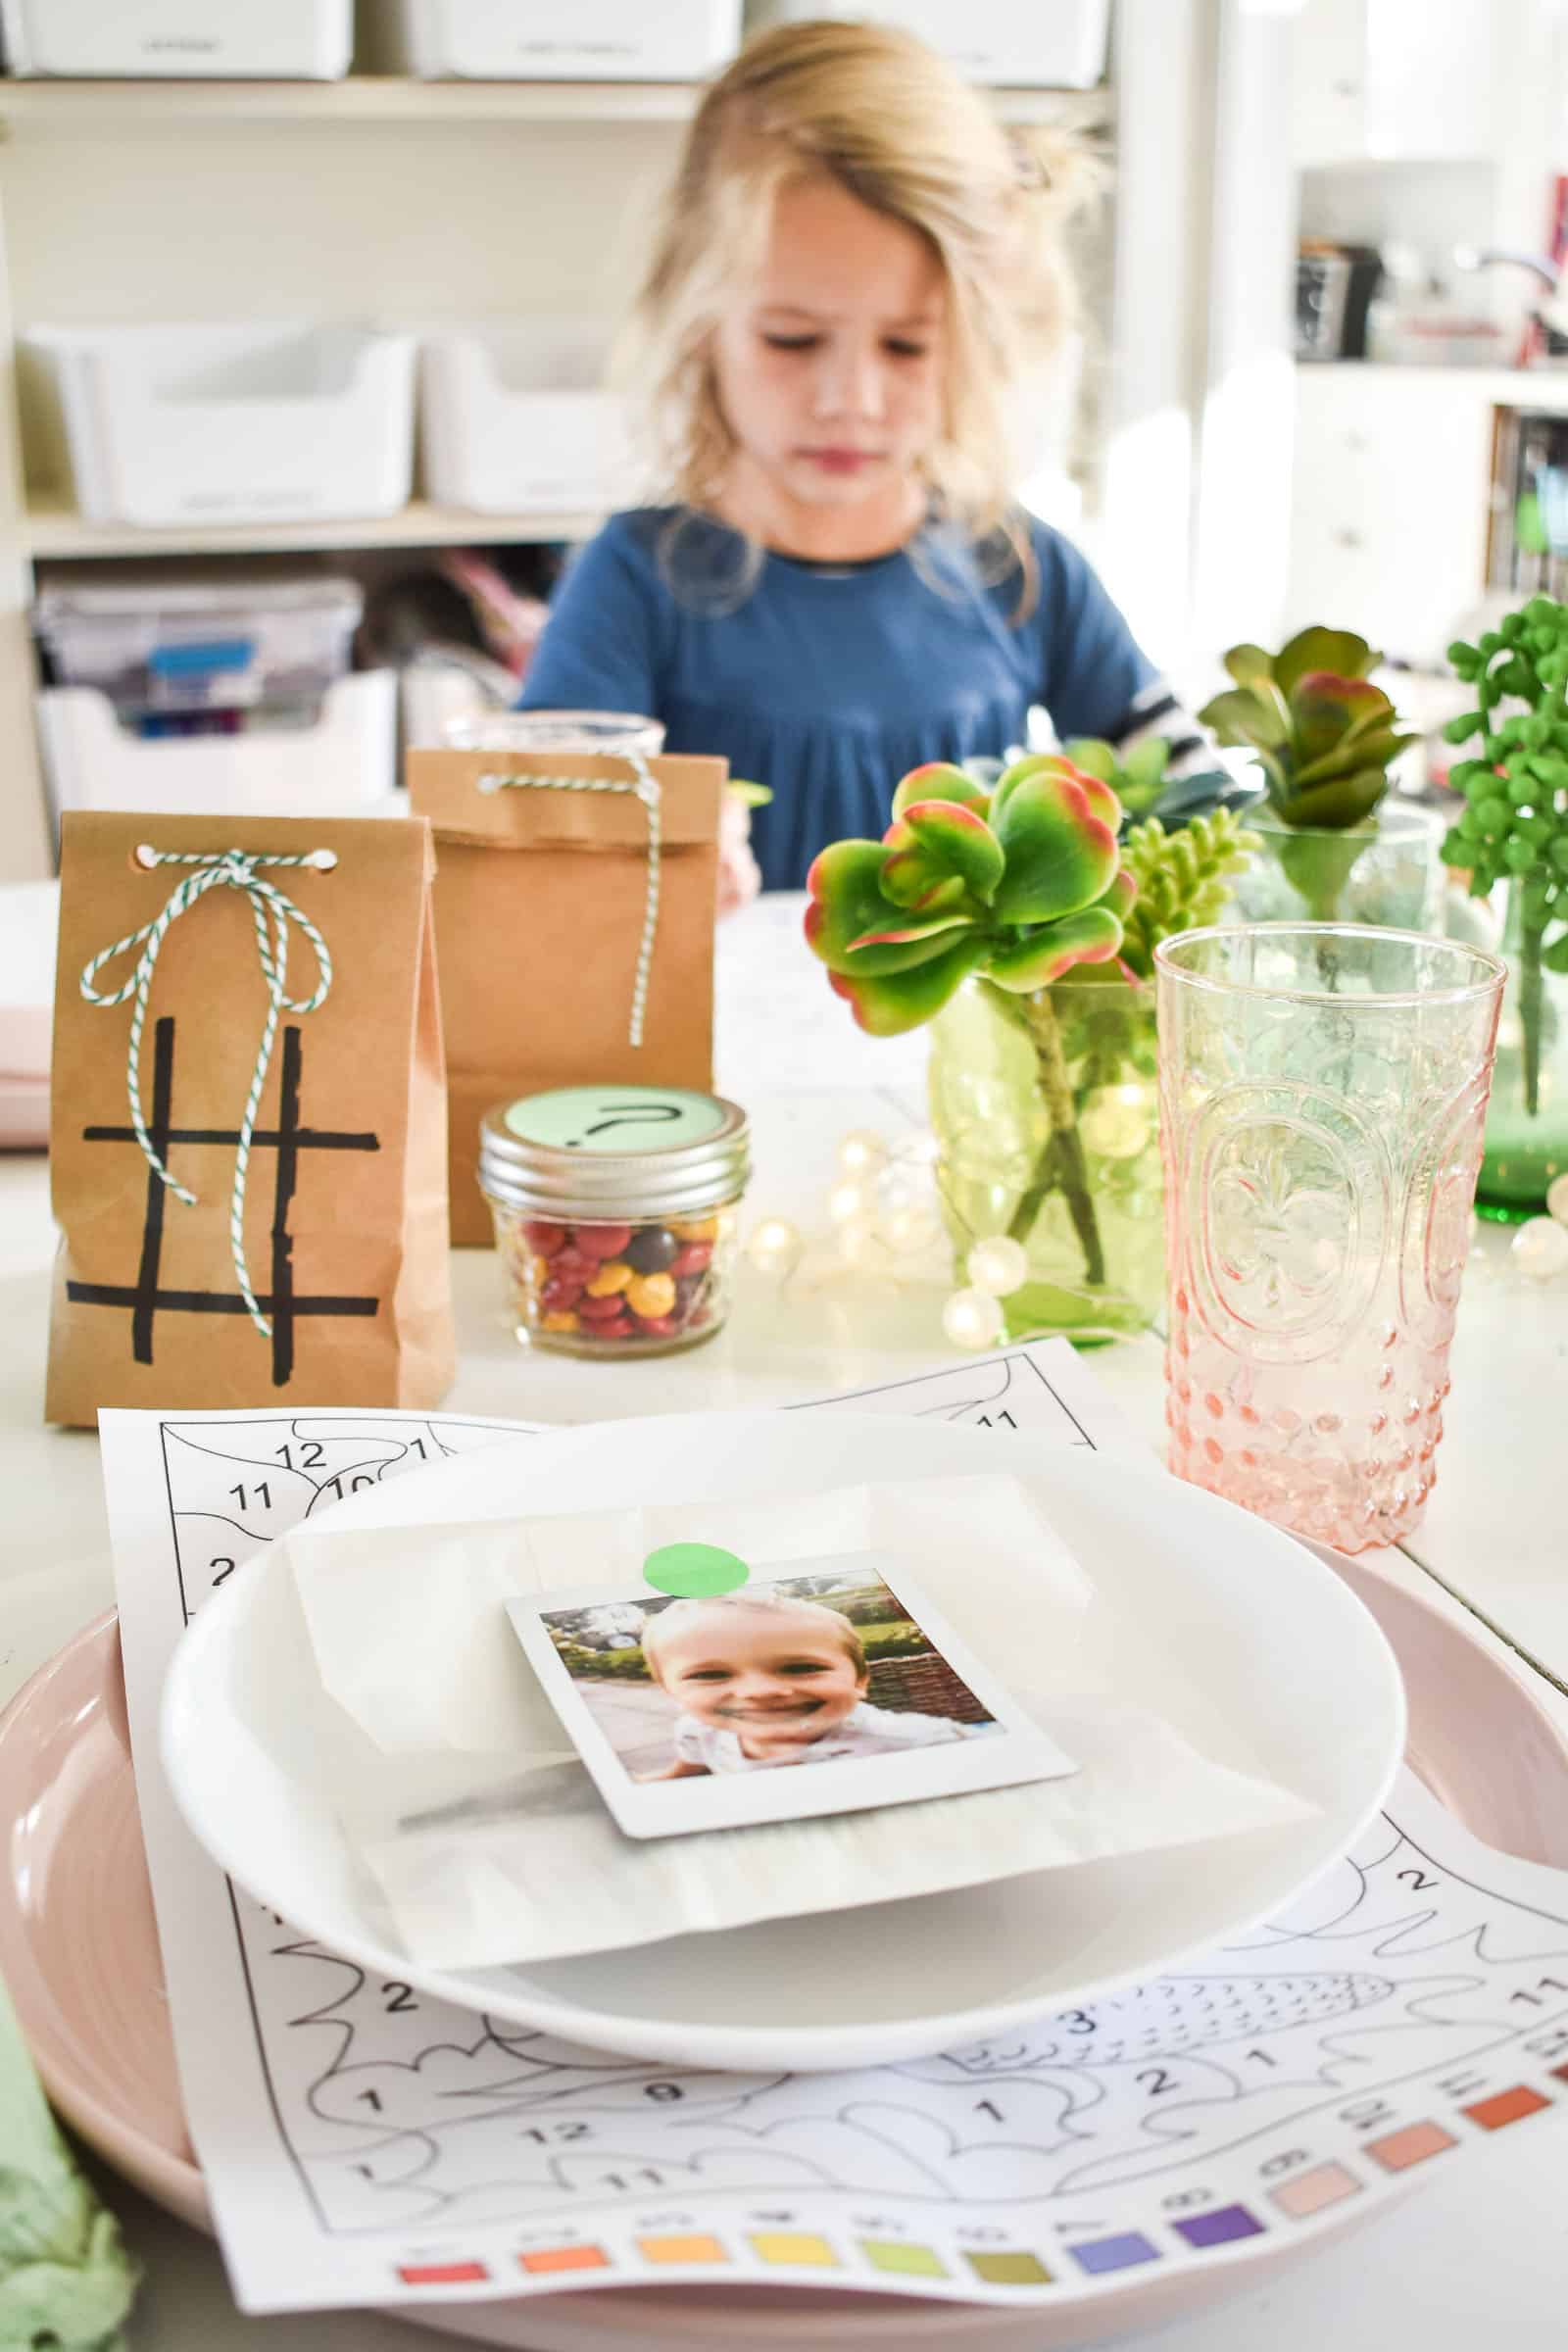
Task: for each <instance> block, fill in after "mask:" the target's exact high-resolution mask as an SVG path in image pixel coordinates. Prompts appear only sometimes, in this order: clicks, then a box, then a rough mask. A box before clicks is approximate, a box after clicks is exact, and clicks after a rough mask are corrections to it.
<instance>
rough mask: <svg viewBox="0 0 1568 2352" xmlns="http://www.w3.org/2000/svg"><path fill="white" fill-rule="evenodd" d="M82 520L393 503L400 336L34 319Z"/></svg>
mask: <svg viewBox="0 0 1568 2352" xmlns="http://www.w3.org/2000/svg"><path fill="white" fill-rule="evenodd" d="M24 340H25V342H26V343H27V344H28V345H29V346H32V347H33V348H35V349H37V350H39V351H40V352H42V353H44V354H45V355H46V356H47V357H48V358H49V359H50V360H51V361H52V363H53V365H54V368H55V372H56V379H57V382H58V384H59V389H60V400H61V406H62V410H63V412H64V417H65V426H66V439H67V442H68V444H69V447H70V450H71V464H72V471H73V475H74V477H75V486H76V504H77V506H78V508H79V509H80V511H81V513H82V515H84V516H85V517H86V518H87V520H88V521H90V522H130V523H143V524H146V525H148V526H149V527H152V526H157V525H168V524H172V523H174V524H177V523H195V524H201V523H206V522H297V521H303V520H306V519H308V518H309V517H311V516H313V515H315V516H319V517H321V518H323V519H343V520H349V519H352V518H354V517H357V516H360V515H367V516H368V515H394V514H396V513H397V511H398V509H399V508H400V507H403V506H406V505H407V503H408V499H409V492H410V487H411V484H412V480H413V461H414V354H415V346H414V338H413V337H412V336H411V335H406V334H381V333H376V332H374V331H372V330H370V329H368V328H362V327H354V326H312V325H307V324H302V323H300V322H299V321H292V322H286V323H275V324H259V325H251V326H115V327H37V328H34V329H33V330H32V332H31V333H29V334H27V335H26V336H25V338H24Z"/></svg>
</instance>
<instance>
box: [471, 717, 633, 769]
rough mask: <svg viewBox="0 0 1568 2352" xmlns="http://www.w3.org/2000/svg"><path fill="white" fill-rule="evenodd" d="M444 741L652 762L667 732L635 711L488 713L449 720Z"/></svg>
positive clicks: (473, 749) (488, 749) (483, 749)
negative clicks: (601, 754) (636, 756)
mask: <svg viewBox="0 0 1568 2352" xmlns="http://www.w3.org/2000/svg"><path fill="white" fill-rule="evenodd" d="M441 740H442V741H443V743H444V744H445V745H446V746H447V749H448V750H449V751H454V752H607V753H616V754H618V755H619V756H620V757H621V758H624V757H625V756H626V754H627V753H628V752H641V754H642V756H643V758H644V759H645V760H652V759H654V758H656V757H657V756H658V754H659V753H660V752H662V750H663V748H664V730H663V727H662V723H661V722H660V720H658V719H657V718H645V717H643V716H642V715H641V713H640V712H638V711H479V712H478V713H476V714H475V715H474V716H472V717H466V718H449V719H448V720H447V722H446V725H445V726H444V727H443V728H442V730H441Z"/></svg>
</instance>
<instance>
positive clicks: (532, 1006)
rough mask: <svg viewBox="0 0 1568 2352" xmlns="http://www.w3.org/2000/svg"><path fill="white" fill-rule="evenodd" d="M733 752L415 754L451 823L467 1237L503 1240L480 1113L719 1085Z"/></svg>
mask: <svg viewBox="0 0 1568 2352" xmlns="http://www.w3.org/2000/svg"><path fill="white" fill-rule="evenodd" d="M726 774H727V767H726V763H725V762H724V761H723V760H709V759H701V758H674V757H665V756H660V757H658V758H656V759H650V760H643V759H642V758H641V757H638V758H637V759H634V760H633V759H627V758H622V757H620V756H618V755H612V754H603V753H588V752H583V753H577V752H567V751H563V750H555V751H549V752H515V751H501V750H491V751H414V752H411V753H410V754H409V758H408V781H409V792H410V796H411V798H412V800H413V804H414V807H415V808H416V809H417V810H418V812H419V813H420V814H421V815H422V816H426V817H428V818H429V820H430V822H431V824H432V826H433V828H434V832H435V839H436V845H437V858H438V872H437V878H436V888H435V920H436V939H437V945H438V949H439V954H440V960H441V1012H442V1023H443V1028H444V1031H445V1038H446V1060H447V1073H448V1100H449V1130H450V1165H451V1201H452V1239H453V1241H454V1242H455V1243H457V1244H458V1245H459V1246H460V1247H473V1248H488V1247H489V1246H490V1244H491V1242H492V1240H493V1229H492V1225H491V1218H490V1211H489V1208H488V1206H487V1204H486V1202H485V1201H484V1198H483V1196H482V1194H481V1193H480V1191H479V1187H478V1182H477V1177H476V1168H477V1163H478V1148H479V1122H480V1120H481V1119H482V1118H483V1116H484V1114H485V1112H486V1111H487V1110H488V1109H489V1108H490V1107H491V1105H492V1104H493V1103H497V1102H500V1101H502V1100H503V1099H505V1098H509V1097H515V1096H519V1095H527V1094H537V1093H543V1092H545V1091H546V1090H548V1089H549V1088H552V1087H558V1086H568V1085H579V1084H593V1083H599V1082H604V1081H609V1082H611V1083H628V1084H637V1085H647V1086H673V1087H686V1088H691V1089H694V1090H696V1091H698V1092H707V1091H708V1090H709V1088H710V1087H711V1082H712V1027H713V925H714V919H715V912H716V906H717V890H718V833H719V815H720V808H721V804H722V799H723V788H724V782H725V777H726Z"/></svg>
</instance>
